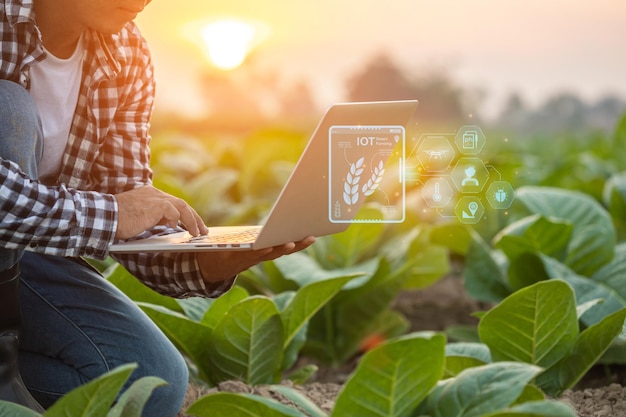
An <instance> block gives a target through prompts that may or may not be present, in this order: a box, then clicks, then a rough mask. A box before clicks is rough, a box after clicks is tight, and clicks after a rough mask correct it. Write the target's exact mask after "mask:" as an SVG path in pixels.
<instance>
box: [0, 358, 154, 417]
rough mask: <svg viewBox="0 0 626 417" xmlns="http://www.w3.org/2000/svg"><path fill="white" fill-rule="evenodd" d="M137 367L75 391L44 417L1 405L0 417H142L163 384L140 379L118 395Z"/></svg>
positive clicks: (124, 367) (122, 369)
mask: <svg viewBox="0 0 626 417" xmlns="http://www.w3.org/2000/svg"><path fill="white" fill-rule="evenodd" d="M136 367H137V366H136V365H135V364H128V365H122V366H119V367H117V368H115V369H113V370H112V371H110V372H107V373H106V374H104V375H102V376H100V377H98V378H96V379H94V380H93V381H91V382H88V383H87V384H85V385H82V386H80V387H78V388H76V389H74V390H73V391H71V392H69V393H68V394H66V395H64V396H63V397H62V398H61V399H59V400H58V401H57V402H56V403H54V404H53V405H52V406H51V407H50V408H49V409H48V410H46V412H45V413H43V415H42V414H39V413H38V412H35V411H33V410H31V409H28V408H25V407H23V406H21V405H18V404H15V403H9V402H5V401H0V416H7V417H9V416H10V417H84V416H90V417H141V414H142V411H143V408H144V406H145V404H146V402H147V401H148V399H149V398H150V395H152V392H153V391H154V389H156V388H157V387H159V386H161V385H164V384H165V381H164V380H162V379H160V378H156V377H143V378H140V379H138V380H137V381H135V382H134V383H133V384H132V385H131V386H130V387H129V388H128V389H127V390H126V391H124V392H123V393H122V394H121V395H119V394H120V391H121V390H122V387H123V386H124V384H125V383H126V381H128V378H130V375H131V373H132V372H133V370H134V369H135V368H136ZM118 395H119V398H118Z"/></svg>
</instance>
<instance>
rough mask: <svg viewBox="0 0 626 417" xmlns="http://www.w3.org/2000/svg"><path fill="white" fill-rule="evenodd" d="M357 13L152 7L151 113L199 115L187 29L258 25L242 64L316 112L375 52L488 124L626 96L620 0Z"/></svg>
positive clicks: (206, 67) (423, 1)
mask: <svg viewBox="0 0 626 417" xmlns="http://www.w3.org/2000/svg"><path fill="white" fill-rule="evenodd" d="M359 5H360V6H361V7H360V8H359V11H358V12H356V11H353V10H352V7H351V5H350V3H349V2H347V1H341V2H335V3H333V2H331V1H330V0H321V1H318V2H316V3H315V4H312V3H304V4H303V3H297V2H289V1H287V0H269V1H266V2H264V3H263V4H258V3H255V2H252V1H251V0H232V1H230V2H229V3H228V4H217V3H216V4H211V3H209V4H207V3H205V2H203V1H201V0H186V1H185V3H184V6H180V5H179V6H177V7H172V6H171V4H170V3H167V2H152V3H151V4H149V5H148V6H147V8H146V10H145V11H144V12H142V13H141V14H140V16H139V17H138V18H137V20H136V21H137V23H138V25H139V27H140V29H141V30H142V33H143V34H144V36H145V37H146V39H147V40H148V43H149V44H150V46H151V50H152V54H153V58H154V62H155V67H156V79H157V83H158V89H157V109H158V110H162V111H173V112H178V113H182V114H186V115H188V116H192V117H199V116H201V115H203V114H205V113H206V112H207V108H206V107H205V103H203V101H202V97H200V96H199V93H198V89H197V88H196V87H197V85H198V82H199V79H200V77H201V75H202V74H203V73H210V72H211V71H215V70H214V69H213V68H212V66H211V64H210V63H209V61H208V59H207V57H206V54H205V52H204V51H203V50H202V48H201V46H200V45H199V44H198V43H196V42H194V40H192V39H190V38H189V28H190V25H193V24H200V23H202V22H208V21H211V20H215V19H217V18H223V17H229V18H236V19H242V20H246V21H252V22H258V23H259V24H262V25H265V26H267V28H268V29H269V34H268V36H267V38H266V39H265V40H264V41H263V42H262V43H261V44H260V45H258V46H257V48H256V49H255V50H254V51H253V52H252V54H251V56H249V57H248V60H247V61H246V62H244V64H243V65H244V66H246V65H247V66H248V67H252V66H254V71H257V72H259V73H264V72H266V73H267V74H274V75H275V76H277V77H279V78H280V80H281V82H282V83H283V84H289V83H295V82H297V81H298V80H304V81H305V82H307V83H308V84H309V85H310V86H311V88H312V90H313V92H314V98H315V100H316V104H317V106H318V107H321V108H324V107H327V106H328V105H329V104H331V103H333V102H336V101H342V99H343V94H344V91H343V88H344V85H345V82H346V80H347V78H348V77H350V76H352V75H353V74H355V73H357V72H358V71H359V66H360V65H363V64H364V63H367V62H369V60H370V59H371V57H373V56H375V55H376V54H378V53H380V52H386V53H387V54H388V55H389V56H390V57H391V58H392V59H393V60H394V61H395V62H396V63H397V64H398V65H399V66H400V67H401V68H402V69H403V71H405V72H406V73H407V74H416V75H417V74H419V75H424V74H428V73H432V72H433V71H443V72H445V73H447V75H448V76H449V78H450V79H451V80H452V81H453V82H455V83H456V84H458V85H459V86H460V87H461V88H463V89H464V90H468V91H474V92H478V93H479V94H484V96H485V100H484V103H483V105H482V106H481V108H480V109H476V110H475V113H477V114H485V115H487V116H488V115H489V114H493V113H494V112H495V111H497V109H498V108H499V107H500V106H501V105H503V103H504V100H505V99H506V98H507V97H508V96H509V95H510V94H511V93H514V92H515V93H519V94H520V95H521V96H522V97H523V98H524V99H525V100H526V102H527V103H528V105H529V106H530V107H534V106H538V105H540V104H542V103H543V101H544V100H546V99H547V98H549V97H551V96H553V95H554V94H557V93H563V92H569V93H573V94H576V95H578V96H579V97H581V99H583V100H584V101H586V102H594V101H597V100H599V99H601V98H603V97H605V96H606V95H608V94H610V95H616V96H619V97H621V98H624V97H626V81H623V78H624V74H626V53H624V52H623V51H624V45H623V40H624V39H626V25H624V24H623V22H625V21H626V4H624V3H621V2H619V1H618V0H601V1H598V2H594V3H593V4H591V3H587V2H582V1H574V2H571V1H565V0H555V1H552V2H548V3H544V2H540V1H539V0H531V1H528V2H521V1H510V2H497V1H496V0H476V1H472V2H461V1H458V0H457V1H453V0H443V1H438V2H436V3H435V2H433V1H429V0H395V1H390V2H386V3H384V5H383V3H382V2H380V1H378V0H361V1H360V2H359ZM164 16H167V19H168V20H167V23H164V19H165V18H164ZM242 68H243V67H242Z"/></svg>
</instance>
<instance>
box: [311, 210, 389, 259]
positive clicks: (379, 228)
mask: <svg viewBox="0 0 626 417" xmlns="http://www.w3.org/2000/svg"><path fill="white" fill-rule="evenodd" d="M367 211H370V212H371V214H367V213H366V212H367ZM359 215H363V216H364V217H369V218H380V217H381V214H380V212H379V211H378V210H375V209H373V208H366V207H364V208H362V209H361V210H360V211H359ZM384 230H385V225H384V224H381V223H368V224H352V225H350V227H349V228H348V229H347V230H346V231H344V232H342V233H338V234H334V235H330V236H325V237H323V238H321V239H318V241H317V242H316V243H315V245H313V246H312V247H311V251H312V252H313V253H314V254H315V258H316V259H317V260H318V261H319V262H320V263H321V264H322V265H324V267H326V268H328V269H331V268H346V267H349V266H351V265H355V264H357V263H359V262H360V260H361V258H362V257H363V255H364V254H365V253H368V252H369V251H371V250H372V248H373V247H374V245H376V243H377V242H378V241H379V239H380V238H381V236H382V233H383V231H384Z"/></svg>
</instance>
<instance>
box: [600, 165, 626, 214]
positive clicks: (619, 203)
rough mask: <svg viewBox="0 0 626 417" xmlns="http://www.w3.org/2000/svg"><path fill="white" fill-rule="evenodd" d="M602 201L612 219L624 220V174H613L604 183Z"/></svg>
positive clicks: (625, 209)
mask: <svg viewBox="0 0 626 417" xmlns="http://www.w3.org/2000/svg"><path fill="white" fill-rule="evenodd" d="M603 200H604V204H605V205H606V206H607V207H608V208H609V212H610V213H611V216H612V217H613V218H614V219H620V220H622V221H623V219H626V172H620V173H617V174H614V175H613V176H612V177H611V178H609V179H608V180H607V181H606V183H605V184H604V192H603Z"/></svg>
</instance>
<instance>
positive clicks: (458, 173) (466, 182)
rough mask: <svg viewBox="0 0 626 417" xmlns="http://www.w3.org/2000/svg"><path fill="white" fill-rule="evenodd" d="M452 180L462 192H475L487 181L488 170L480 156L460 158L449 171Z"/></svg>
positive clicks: (480, 189)
mask: <svg viewBox="0 0 626 417" xmlns="http://www.w3.org/2000/svg"><path fill="white" fill-rule="evenodd" d="M450 177H451V178H452V182H453V183H454V185H455V186H456V188H457V190H459V191H460V192H462V193H469V194H475V193H478V192H480V191H482V189H483V188H484V187H485V184H487V181H489V171H487V167H486V166H485V163H484V162H483V161H482V159H480V158H461V159H459V161H458V162H457V163H456V165H455V166H454V168H452V172H450Z"/></svg>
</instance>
